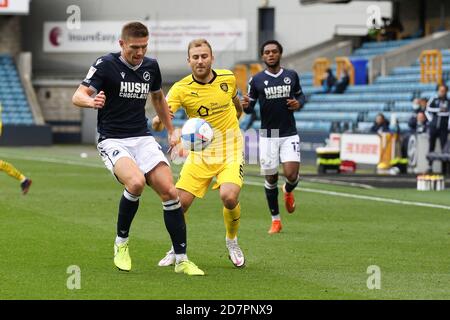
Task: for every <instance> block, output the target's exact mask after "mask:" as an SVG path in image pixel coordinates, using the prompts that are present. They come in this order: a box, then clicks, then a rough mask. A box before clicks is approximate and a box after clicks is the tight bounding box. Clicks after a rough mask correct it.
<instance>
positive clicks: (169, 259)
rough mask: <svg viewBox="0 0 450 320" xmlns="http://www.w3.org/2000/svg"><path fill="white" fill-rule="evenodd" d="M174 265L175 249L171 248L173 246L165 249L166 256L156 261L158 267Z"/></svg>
mask: <svg viewBox="0 0 450 320" xmlns="http://www.w3.org/2000/svg"><path fill="white" fill-rule="evenodd" d="M173 265H175V251H174V250H173V247H172V248H170V250H169V251H167V253H166V256H165V257H164V258H162V259H161V261H159V262H158V266H160V267H168V266H173Z"/></svg>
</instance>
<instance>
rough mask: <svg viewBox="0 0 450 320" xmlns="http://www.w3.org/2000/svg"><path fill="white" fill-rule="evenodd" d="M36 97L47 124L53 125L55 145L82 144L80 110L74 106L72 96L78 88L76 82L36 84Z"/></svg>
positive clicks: (40, 82)
mask: <svg viewBox="0 0 450 320" xmlns="http://www.w3.org/2000/svg"><path fill="white" fill-rule="evenodd" d="M34 87H35V91H36V96H37V99H38V101H39V104H40V105H41V106H42V111H43V116H44V119H45V122H46V123H48V124H49V125H51V127H52V135H53V141H54V142H55V143H80V142H81V120H82V113H81V109H80V108H76V107H75V106H74V105H73V104H72V96H73V94H74V92H75V90H76V89H77V87H78V83H75V82H74V81H58V82H55V81H38V82H34Z"/></svg>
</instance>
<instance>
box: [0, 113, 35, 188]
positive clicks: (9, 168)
mask: <svg viewBox="0 0 450 320" xmlns="http://www.w3.org/2000/svg"><path fill="white" fill-rule="evenodd" d="M1 113H2V108H1V105H0V136H1V135H2V129H3V122H2V117H1ZM0 171H4V172H6V174H8V175H9V176H11V177H13V178H14V179H17V180H19V181H20V188H21V189H22V194H23V195H25V194H27V193H28V190H29V189H30V187H31V183H32V182H33V181H32V180H31V179H29V178H27V177H26V176H24V175H23V173H21V172H20V171H19V170H17V169H16V168H15V167H14V166H13V165H12V164H11V163H9V162H6V161H4V160H2V159H0Z"/></svg>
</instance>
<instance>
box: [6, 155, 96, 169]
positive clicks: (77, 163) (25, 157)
mask: <svg viewBox="0 0 450 320" xmlns="http://www.w3.org/2000/svg"><path fill="white" fill-rule="evenodd" d="M5 156H6V157H8V158H11V159H18V160H30V161H39V162H50V163H58V164H70V165H73V166H82V167H91V168H104V167H105V166H103V165H101V164H95V163H89V162H78V161H74V160H64V159H57V158H48V157H30V156H22V155H13V154H5ZM81 161H82V160H81Z"/></svg>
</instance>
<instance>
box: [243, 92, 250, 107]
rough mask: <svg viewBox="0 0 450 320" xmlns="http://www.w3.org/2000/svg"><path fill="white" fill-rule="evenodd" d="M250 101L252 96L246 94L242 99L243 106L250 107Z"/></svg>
mask: <svg viewBox="0 0 450 320" xmlns="http://www.w3.org/2000/svg"><path fill="white" fill-rule="evenodd" d="M249 103H250V98H249V97H248V95H244V96H243V97H242V100H241V105H242V108H244V109H246V108H247V107H248V104H249Z"/></svg>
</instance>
